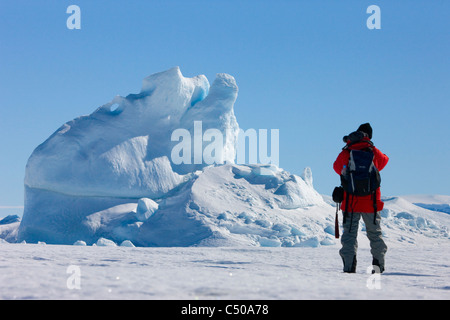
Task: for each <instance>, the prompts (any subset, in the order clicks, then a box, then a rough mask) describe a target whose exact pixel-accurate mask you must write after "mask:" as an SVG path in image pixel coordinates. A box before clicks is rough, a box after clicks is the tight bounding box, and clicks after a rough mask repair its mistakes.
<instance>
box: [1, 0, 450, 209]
mask: <svg viewBox="0 0 450 320" xmlns="http://www.w3.org/2000/svg"><path fill="white" fill-rule="evenodd" d="M71 4H76V5H78V6H79V7H80V8H81V30H69V29H67V27H66V20H67V18H68V17H69V14H67V13H66V9H67V7H68V6H69V5H71ZM371 4H376V5H378V6H379V7H380V8H381V30H369V29H368V28H367V27H366V20H367V18H368V17H369V16H370V15H369V14H367V13H366V9H367V7H368V6H369V5H371ZM449 57H450V1H444V0H436V1H426V0H422V1H419V0H417V1H395V0H389V1H379V0H371V1H364V0H354V1H348V0H347V1H313V0H310V1H300V0H290V1H289V0H271V1H264V0H220V1H219V0H195V1H190V0H180V1H171V0H164V1H163V0H159V1H151V0H148V1H144V0H108V1H106V0H94V1H93V0H70V1H65V0H45V1H44V0H35V1H29V0H26V1H24V0H14V1H9V0H0V110H1V112H0V208H1V207H2V206H21V205H23V178H24V173H25V165H26V162H27V159H28V157H29V156H30V154H31V153H32V151H33V149H34V148H35V147H36V146H38V145H39V144H40V143H42V142H43V141H44V140H45V139H46V138H47V137H48V136H49V135H50V134H52V133H53V132H54V131H55V130H56V129H57V128H58V127H60V126H61V125H62V124H63V123H65V122H66V121H69V120H71V119H73V118H75V117H77V116H80V115H84V114H89V113H91V112H93V111H94V110H95V109H96V108H97V107H98V106H100V105H102V104H104V103H106V102H109V101H110V100H111V99H112V98H113V97H114V96H115V95H118V94H119V95H123V96H125V95H127V94H129V93H137V92H139V91H140V88H141V83H142V79H143V78H144V77H146V76H148V75H150V74H152V73H155V72H159V71H164V70H166V69H169V68H171V67H174V66H180V68H181V71H182V73H183V74H184V75H185V76H188V77H191V76H195V75H198V74H204V75H206V76H207V77H208V79H209V80H210V82H212V81H213V80H214V77H215V74H216V73H218V72H225V73H229V74H231V75H233V76H234V77H235V78H236V81H237V83H238V86H239V89H240V91H239V96H238V100H237V102H236V104H235V113H236V116H237V119H238V122H239V124H240V126H241V127H242V128H243V129H248V128H255V129H259V128H265V129H271V128H273V129H279V130H280V167H282V168H284V169H286V170H288V171H290V172H292V173H296V174H301V172H302V171H303V168H304V167H306V166H310V167H311V168H312V172H313V177H314V185H315V187H316V189H317V190H318V191H319V192H320V193H323V194H330V193H331V191H332V189H333V187H334V186H335V185H337V184H338V180H339V179H338V176H337V175H336V174H335V173H334V172H333V170H332V163H333V161H334V160H335V158H336V156H337V154H338V153H339V151H340V150H341V147H342V146H343V143H342V140H341V139H342V136H344V135H345V134H347V133H349V132H351V131H353V130H355V129H356V128H357V127H358V126H359V125H360V124H361V123H364V122H370V123H371V124H372V126H373V128H374V136H373V141H374V143H375V145H376V146H378V147H379V148H380V149H381V150H382V151H383V152H384V153H386V154H387V155H388V156H389V157H390V163H389V164H388V166H387V167H386V169H385V170H384V171H383V172H382V179H383V181H382V193H383V194H384V195H403V194H447V195H449V194H450V143H449V137H450V129H449V123H450V117H449V116H450V109H449V107H450V59H449ZM8 210H9V211H10V212H12V211H14V210H16V211H17V210H20V209H8ZM4 212H5V209H2V210H0V215H3V213H4Z"/></svg>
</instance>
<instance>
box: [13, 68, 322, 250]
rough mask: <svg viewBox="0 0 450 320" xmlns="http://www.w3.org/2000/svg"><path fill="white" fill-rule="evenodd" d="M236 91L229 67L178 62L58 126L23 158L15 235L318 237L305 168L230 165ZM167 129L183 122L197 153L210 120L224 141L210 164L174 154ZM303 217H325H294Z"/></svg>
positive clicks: (152, 241)
mask: <svg viewBox="0 0 450 320" xmlns="http://www.w3.org/2000/svg"><path fill="white" fill-rule="evenodd" d="M237 94H238V87H237V84H236V81H235V79H234V78H233V77H232V76H230V75H228V74H223V73H219V74H217V77H216V79H215V80H214V82H213V83H212V85H210V84H209V82H208V80H207V78H206V77H205V76H203V75H199V76H195V77H192V78H187V77H184V76H183V75H182V74H181V71H180V69H179V68H178V67H175V68H172V69H170V70H167V71H164V72H160V73H156V74H153V75H151V76H149V77H147V78H145V79H144V81H143V85H142V88H141V91H140V92H139V93H138V94H129V95H128V96H126V97H121V96H116V97H115V98H114V99H112V101H110V102H109V103H106V104H105V105H103V106H101V107H99V108H97V109H96V110H95V111H94V112H93V113H91V114H90V115H85V116H81V117H78V118H76V119H74V120H72V121H69V122H67V123H65V124H64V125H62V126H61V127H60V128H59V129H58V130H56V131H55V133H53V134H52V135H51V136H50V137H49V138H48V139H47V140H46V141H44V142H43V143H42V144H41V145H39V146H38V147H37V148H36V149H35V150H34V151H33V153H32V154H31V156H30V158H29V160H28V163H27V166H26V172H25V181H24V183H25V208H24V214H23V219H22V221H21V223H20V226H19V229H18V235H17V241H19V242H20V241H26V242H27V243H37V242H39V241H41V242H46V243H48V244H73V243H77V242H78V243H80V242H79V241H83V242H85V243H86V244H90V245H92V244H97V245H101V244H104V242H105V240H103V239H108V240H109V241H112V242H113V243H115V244H120V243H123V242H124V241H127V242H125V243H126V244H127V243H128V242H130V243H132V244H133V245H137V246H195V245H204V246H217V245H221V246H222V245H227V246H228V245H256V246H273V245H277V246H278V245H280V246H294V245H296V244H298V243H299V242H301V241H302V237H303V238H304V239H307V238H308V239H309V238H311V237H313V236H318V235H317V232H319V233H320V234H321V235H320V236H319V237H320V240H323V239H324V238H325V237H327V235H326V232H325V231H323V230H324V229H325V227H326V226H327V225H329V224H330V222H329V221H326V217H327V216H328V211H329V210H328V209H329V205H328V204H326V203H325V202H324V201H323V199H322V197H321V196H320V195H319V194H318V193H317V192H316V191H315V190H314V188H313V186H312V173H311V170H310V169H309V168H307V169H305V172H304V174H303V177H299V176H295V175H291V174H290V173H288V172H286V171H284V170H282V169H281V168H278V167H277V166H276V165H273V164H268V165H265V164H264V165H263V164H260V165H259V164H248V165H238V164H235V158H236V149H237V142H238V134H239V131H240V129H239V125H238V123H237V120H236V117H235V115H234V103H235V101H236V99H237ZM199 124H201V129H202V130H201V134H202V136H199V133H198V128H199ZM176 130H178V132H179V131H180V130H182V132H188V133H189V135H190V136H192V137H193V140H194V142H197V144H195V145H194V149H197V150H194V151H200V154H203V151H205V152H206V151H211V150H209V149H208V147H210V146H209V143H212V141H213V138H212V137H208V138H206V139H205V136H206V132H208V130H215V131H214V132H219V133H220V135H219V136H218V135H216V136H215V137H214V138H215V139H216V140H217V139H218V138H217V137H219V138H220V139H221V141H219V142H220V145H221V146H222V147H223V150H221V151H223V152H220V153H217V154H215V160H216V161H215V162H214V163H212V164H211V163H210V162H208V163H207V162H205V161H200V162H199V161H198V159H196V157H197V155H198V154H196V153H195V152H192V153H191V154H187V161H182V162H180V161H173V159H172V158H173V157H172V156H173V150H174V148H175V147H176V146H177V144H178V143H179V140H177V139H174V137H173V133H174V132H177V131H176ZM203 132H205V136H203ZM198 142H200V144H198ZM215 142H217V141H215ZM183 157H184V159H186V155H183ZM311 206H316V208H319V209H318V210H316V211H314V212H312V211H310V210H309V208H310V207H311ZM320 208H322V209H320ZM317 212H319V213H317ZM311 221H315V223H319V224H320V225H321V226H322V227H319V228H314V227H306V228H305V227H302V226H303V225H305V224H307V223H309V222H311ZM300 229H301V230H302V232H301V233H299V232H298V230H300Z"/></svg>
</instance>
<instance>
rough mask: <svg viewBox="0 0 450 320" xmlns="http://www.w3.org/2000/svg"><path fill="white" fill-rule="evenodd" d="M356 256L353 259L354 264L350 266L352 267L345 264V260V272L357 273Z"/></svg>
mask: <svg viewBox="0 0 450 320" xmlns="http://www.w3.org/2000/svg"><path fill="white" fill-rule="evenodd" d="M356 263H357V261H356V256H354V257H353V261H352V265H351V266H350V268H347V266H346V265H345V261H344V272H345V273H356Z"/></svg>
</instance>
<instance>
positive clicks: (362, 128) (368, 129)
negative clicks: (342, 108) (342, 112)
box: [356, 123, 372, 139]
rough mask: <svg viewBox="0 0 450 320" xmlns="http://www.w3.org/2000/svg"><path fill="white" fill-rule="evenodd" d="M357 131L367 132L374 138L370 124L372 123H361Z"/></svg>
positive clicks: (370, 137)
mask: <svg viewBox="0 0 450 320" xmlns="http://www.w3.org/2000/svg"><path fill="white" fill-rule="evenodd" d="M356 131H361V132H364V133H367V135H368V136H369V139H372V127H371V126H370V123H364V124H362V125H360V126H359V128H358V130H356Z"/></svg>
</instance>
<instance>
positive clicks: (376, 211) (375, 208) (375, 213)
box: [372, 189, 378, 225]
mask: <svg viewBox="0 0 450 320" xmlns="http://www.w3.org/2000/svg"><path fill="white" fill-rule="evenodd" d="M372 197H373V224H374V225H376V224H377V213H378V209H377V190H376V189H375V191H374V192H373V195H372Z"/></svg>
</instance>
